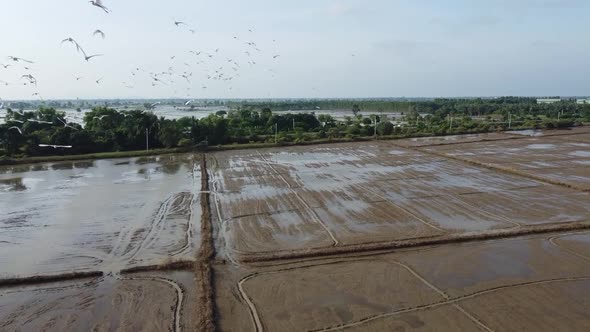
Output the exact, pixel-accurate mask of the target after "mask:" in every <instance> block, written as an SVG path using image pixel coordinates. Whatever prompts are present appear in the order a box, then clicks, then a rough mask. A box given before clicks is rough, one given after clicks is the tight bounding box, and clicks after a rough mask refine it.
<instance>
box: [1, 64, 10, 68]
mask: <svg viewBox="0 0 590 332" xmlns="http://www.w3.org/2000/svg"><path fill="white" fill-rule="evenodd" d="M0 66H2V67H4V69H6V68H8V67H10V64H8V65H5V64H2V63H0Z"/></svg>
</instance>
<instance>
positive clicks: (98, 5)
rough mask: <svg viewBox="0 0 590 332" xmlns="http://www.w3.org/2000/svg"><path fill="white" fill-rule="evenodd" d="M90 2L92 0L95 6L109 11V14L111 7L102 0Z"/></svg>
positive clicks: (106, 11)
mask: <svg viewBox="0 0 590 332" xmlns="http://www.w3.org/2000/svg"><path fill="white" fill-rule="evenodd" d="M88 2H90V3H91V4H92V5H93V6H96V7H98V8H100V9H102V10H104V11H105V13H107V14H108V13H109V9H108V8H107V7H105V6H104V5H103V4H102V0H91V1H88Z"/></svg>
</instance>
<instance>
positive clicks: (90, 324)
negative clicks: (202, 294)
mask: <svg viewBox="0 0 590 332" xmlns="http://www.w3.org/2000/svg"><path fill="white" fill-rule="evenodd" d="M194 288H195V287H194V274H193V273H192V272H168V273H164V272H158V273H140V274H133V275H125V276H118V277H116V278H115V277H101V278H95V279H80V280H75V281H68V282H60V283H48V284H43V285H31V286H26V287H11V288H0V330H1V331H21V330H22V331H178V330H180V329H181V328H182V327H190V326H194V321H195V320H196V315H194V313H195V312H196V310H195V307H194V303H195V297H196V293H195V291H194ZM138 313H140V314H138Z"/></svg>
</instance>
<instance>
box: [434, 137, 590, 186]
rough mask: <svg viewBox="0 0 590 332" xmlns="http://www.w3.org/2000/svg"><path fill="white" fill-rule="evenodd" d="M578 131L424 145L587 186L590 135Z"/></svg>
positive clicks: (589, 170)
mask: <svg viewBox="0 0 590 332" xmlns="http://www.w3.org/2000/svg"><path fill="white" fill-rule="evenodd" d="M580 132H582V131H578V132H577V133H572V134H571V135H567V134H560V135H555V136H538V137H531V138H525V139H514V140H502V141H494V142H488V143H486V144H472V143H469V144H455V145H446V146H437V147H433V146H429V147H424V148H423V149H424V150H425V151H430V152H436V153H443V154H445V155H448V156H451V157H455V158H461V159H465V160H471V161H476V162H479V163H484V164H488V165H490V166H491V167H500V168H503V169H508V170H513V171H515V172H520V173H522V174H525V175H531V176H533V177H536V178H540V179H547V180H549V181H551V183H556V184H564V185H568V186H573V187H576V188H581V189H587V190H590V167H589V166H590V135H589V134H583V133H582V134H580Z"/></svg>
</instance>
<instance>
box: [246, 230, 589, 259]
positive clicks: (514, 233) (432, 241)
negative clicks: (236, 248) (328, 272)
mask: <svg viewBox="0 0 590 332" xmlns="http://www.w3.org/2000/svg"><path fill="white" fill-rule="evenodd" d="M588 229H590V222H572V223H562V224H552V225H536V226H523V227H521V228H517V229H508V230H505V229H503V230H496V231H490V232H486V233H478V234H450V235H444V236H440V237H428V238H423V239H412V240H400V241H387V242H374V243H366V244H358V245H345V246H339V247H327V248H321V249H313V250H292V251H284V252H277V253H264V254H252V255H248V256H244V257H241V258H240V259H239V261H240V262H242V263H261V262H271V261H277V260H290V259H306V258H314V257H320V256H336V255H345V254H354V253H360V252H371V251H382V250H395V249H404V248H417V247H426V246H433V245H441V244H450V243H465V242H473V241H485V240H495V239H503V238H511V237H519V236H525V235H534V234H547V233H555V232H566V231H581V230H588Z"/></svg>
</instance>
